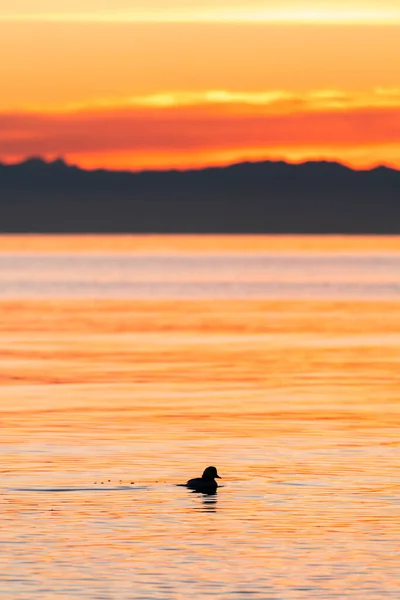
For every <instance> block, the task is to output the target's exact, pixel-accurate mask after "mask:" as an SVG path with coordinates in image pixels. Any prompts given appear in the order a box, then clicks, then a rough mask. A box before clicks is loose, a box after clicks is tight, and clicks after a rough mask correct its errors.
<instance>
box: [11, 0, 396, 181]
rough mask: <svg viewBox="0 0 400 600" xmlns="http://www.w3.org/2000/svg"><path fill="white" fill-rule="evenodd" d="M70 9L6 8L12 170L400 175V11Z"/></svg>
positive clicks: (156, 1) (263, 5) (178, 2)
mask: <svg viewBox="0 0 400 600" xmlns="http://www.w3.org/2000/svg"><path fill="white" fill-rule="evenodd" d="M59 5H60V3H59V2H57V3H56V2H54V1H51V0H47V1H43V2H41V4H40V8H39V9H38V8H37V7H35V11H33V10H32V2H30V1H28V0H18V1H16V0H14V1H13V3H10V7H9V8H8V9H5V8H1V7H0V49H1V51H2V56H3V57H7V60H4V59H3V60H2V62H1V64H0V81H1V82H2V90H1V95H0V160H2V161H6V162H12V161H17V160H20V159H22V158H24V157H27V156H31V155H41V156H44V157H46V158H49V159H50V158H54V157H58V156H63V157H65V158H66V159H67V160H68V161H70V162H74V163H77V164H79V165H82V166H88V167H96V166H102V167H110V168H120V167H122V168H132V169H139V168H143V167H146V168H148V167H150V168H152V167H171V166H172V167H178V168H179V167H185V166H201V165H205V164H224V163H229V162H234V161H237V160H242V159H266V158H286V159H289V160H294V161H299V160H304V159H307V158H330V159H336V160H341V161H343V162H346V163H348V164H352V165H356V166H368V165H372V164H377V163H385V164H391V165H395V166H397V167H400V69H399V67H398V65H399V64H400V5H399V2H398V1H397V0H392V1H389V0H387V1H385V2H384V1H382V2H380V3H379V4H378V3H377V2H375V3H371V2H366V1H364V0H358V1H357V0H353V1H351V2H350V1H349V2H344V1H341V0H336V1H335V2H333V1H331V2H321V1H318V2H316V1H314V2H312V1H310V2H308V3H305V4H303V3H302V8H301V10H299V3H298V2H297V3H294V2H290V1H289V0H286V1H284V0H283V1H281V2H280V3H277V2H272V1H268V0H264V1H258V2H257V1H256V0H253V1H250V2H248V3H246V4H244V2H243V0H216V1H214V2H211V0H210V1H209V0H205V2H203V3H202V5H201V9H199V8H198V5H197V6H196V4H194V2H193V1H191V0H174V2H172V3H170V4H169V5H168V9H166V8H165V6H166V3H165V2H164V1H162V0H148V1H147V2H146V10H143V8H141V7H142V6H143V3H140V4H139V3H138V2H132V1H128V0H113V2H111V0H102V1H101V0H100V1H99V0H98V1H96V2H94V0H81V1H80V2H78V1H70V2H69V3H68V12H67V11H65V10H62V9H61V8H60V6H59ZM232 21H233V22H232ZM251 21H253V22H251Z"/></svg>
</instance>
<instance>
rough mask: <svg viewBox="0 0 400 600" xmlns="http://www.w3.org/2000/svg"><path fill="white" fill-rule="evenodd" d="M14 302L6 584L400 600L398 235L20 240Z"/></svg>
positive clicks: (162, 593)
mask: <svg viewBox="0 0 400 600" xmlns="http://www.w3.org/2000/svg"><path fill="white" fill-rule="evenodd" d="M0 298H1V300H0V309H1V316H2V318H1V320H0V332H1V337H0V340H1V359H0V386H1V390H0V423H1V438H0V469H1V471H2V479H1V486H0V510H1V519H2V528H1V531H2V533H1V537H0V598H5V599H7V600H36V599H37V600H50V599H51V600H53V599H54V598H57V599H59V598H62V599H75V598H76V599H84V598H90V599H93V600H94V599H96V600H97V599H99V600H100V599H113V600H114V599H115V600H128V599H131V600H134V599H135V600H136V599H140V600H141V599H143V600H144V599H156V600H158V599H160V600H163V599H186V598H189V597H191V598H200V599H202V598H205V597H209V596H210V597H213V598H219V599H224V600H225V599H226V600H231V599H242V598H254V599H271V600H272V599H274V600H294V599H296V600H297V599H305V600H309V599H317V600H320V599H335V600H336V599H343V598H352V599H356V598H357V599H362V600H381V599H383V598H385V599H386V598H393V599H396V600H398V598H399V597H400V577H399V574H398V572H399V557H398V549H399V543H400V475H399V459H400V442H399V425H400V239H399V238H398V239H395V238H391V239H389V238H387V239H386V238H380V239H379V238H377V239H373V238H368V239H367V238H366V239H365V240H362V239H360V238H358V239H357V240H356V241H354V240H353V239H352V238H347V239H338V240H336V241H335V243H332V240H329V239H328V238H327V239H323V238H320V239H315V238H313V239H312V240H310V239H306V238H301V239H300V238H299V239H297V238H290V239H285V238H282V239H273V238H262V239H261V238H249V239H246V240H245V241H243V238H229V240H228V241H227V239H226V238H209V240H208V241H207V240H206V241H204V239H200V240H199V238H195V237H193V238H186V241H185V243H182V239H181V238H173V237H172V238H154V239H152V241H151V243H149V240H147V239H144V238H125V239H124V240H122V241H121V238H116V239H113V238H96V239H91V238H90V239H86V238H71V239H67V238H52V239H51V243H49V242H48V239H47V238H29V237H27V238H23V237H15V238H13V237H3V238H2V237H1V236H0ZM209 464H215V465H216V466H217V467H218V470H219V472H220V474H221V476H222V477H223V479H222V480H221V485H223V487H221V489H219V490H218V493H217V494H216V495H215V496H202V495H198V494H192V493H190V492H188V491H187V490H186V489H185V488H181V487H176V486H175V484H176V483H180V482H183V481H186V479H188V478H189V477H193V476H197V475H199V474H200V473H201V471H202V470H203V468H204V467H205V466H207V465H209Z"/></svg>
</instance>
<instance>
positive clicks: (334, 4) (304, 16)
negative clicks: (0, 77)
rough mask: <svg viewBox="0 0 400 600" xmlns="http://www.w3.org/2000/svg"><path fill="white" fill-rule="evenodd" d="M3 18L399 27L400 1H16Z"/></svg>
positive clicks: (0, 11)
mask: <svg viewBox="0 0 400 600" xmlns="http://www.w3.org/2000/svg"><path fill="white" fill-rule="evenodd" d="M0 17H3V18H12V19H30V18H37V19H43V18H45V19H61V20H63V19H65V18H68V19H78V20H79V19H83V20H104V21H108V20H112V19H113V20H123V21H126V20H129V19H131V20H150V21H161V22H163V21H176V20H195V21H196V20H206V21H214V20H222V21H225V20H228V21H230V20H235V21H244V20H251V21H260V20H267V21H270V20H272V21H276V20H278V21H281V20H283V21H288V20H289V21H293V20H294V21H314V22H352V23H357V22H370V23H377V22H378V21H380V22H388V23H392V22H393V21H394V20H396V21H397V22H400V6H399V2H398V0H381V1H380V2H377V1H375V2H371V1H368V0H351V1H349V0H326V1H321V0H307V1H305V2H299V1H298V0H297V1H294V0H280V1H279V2H276V0H250V1H249V2H244V1H243V0H216V1H215V0H214V1H212V0H202V2H201V3H199V2H194V1H193V0H172V1H170V2H168V3H167V2H165V0H146V2H139V1H137V0H136V1H132V0H81V1H79V0H69V1H68V2H66V1H64V2H60V1H56V0H42V2H40V3H39V4H38V3H32V1H31V0H13V2H11V3H9V4H6V3H4V6H0Z"/></svg>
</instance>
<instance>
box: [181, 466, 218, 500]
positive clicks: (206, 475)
mask: <svg viewBox="0 0 400 600" xmlns="http://www.w3.org/2000/svg"><path fill="white" fill-rule="evenodd" d="M216 479H221V478H220V476H219V475H218V473H217V469H216V467H207V468H206V469H204V472H203V475H202V476H201V477H196V478H195V479H189V481H187V482H186V483H185V484H183V485H184V486H185V487H187V488H189V489H190V490H193V491H194V492H200V493H201V494H215V492H216V491H217V487H218V484H217V482H216V481H215V480H216Z"/></svg>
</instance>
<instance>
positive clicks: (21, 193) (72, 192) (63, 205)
mask: <svg viewBox="0 0 400 600" xmlns="http://www.w3.org/2000/svg"><path fill="white" fill-rule="evenodd" d="M0 232H3V233H28V232H30V233H344V234H345V233H349V234H351V233H354V234H362V233H366V234H367V233H371V234H398V233H400V171H397V170H395V169H390V168H387V167H377V168H374V169H370V170H365V171H357V170H353V169H350V168H348V167H345V166H343V165H341V164H339V163H335V162H324V161H321V162H305V163H303V164H298V165H294V164H289V163H286V162H281V161H278V162H272V161H265V162H256V163H247V162H245V163H239V164H235V165H232V166H227V167H213V168H205V169H199V170H188V171H142V172H138V173H136V172H130V171H107V170H94V171H87V170H84V169H81V168H79V167H76V166H70V165H68V164H66V163H65V162H64V161H63V160H62V159H58V160H55V161H52V162H46V161H44V160H42V159H41V158H31V159H28V160H26V161H24V162H21V163H19V164H15V165H5V164H1V163H0Z"/></svg>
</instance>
